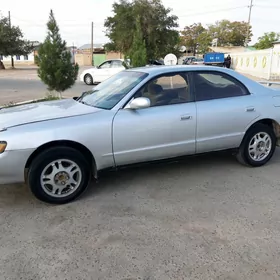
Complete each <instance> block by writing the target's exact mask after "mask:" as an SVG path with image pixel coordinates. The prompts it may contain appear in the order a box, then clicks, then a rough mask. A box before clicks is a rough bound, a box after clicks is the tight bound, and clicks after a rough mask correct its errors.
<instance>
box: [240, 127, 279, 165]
mask: <svg viewBox="0 0 280 280" xmlns="http://www.w3.org/2000/svg"><path fill="white" fill-rule="evenodd" d="M275 148H276V136H275V133H274V131H273V129H272V128H271V127H270V126H268V125H264V124H261V123H258V124H256V125H254V126H253V127H251V128H250V129H249V130H248V131H247V133H246V134H245V136H244V139H243V141H242V143H241V145H240V147H239V150H238V153H237V156H236V157H237V160H238V161H239V162H240V163H241V164H244V165H249V166H252V167H259V166H262V165H265V164H266V163H267V162H268V161H269V160H270V159H271V158H272V156H273V154H274V152H275Z"/></svg>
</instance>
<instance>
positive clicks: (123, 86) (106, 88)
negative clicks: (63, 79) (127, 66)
mask: <svg viewBox="0 0 280 280" xmlns="http://www.w3.org/2000/svg"><path fill="white" fill-rule="evenodd" d="M147 76H148V74H147V73H144V72H137V71H121V72H119V73H118V74H116V75H114V76H112V77H110V78H109V79H107V80H105V81H104V82H102V83H100V84H99V85H98V86H96V87H95V88H94V89H92V90H90V91H87V92H84V93H83V94H82V96H81V97H80V98H79V99H78V101H79V102H82V103H83V104H86V105H89V106H93V107H97V108H101V109H106V110H110V109H112V108H113V107H114V106H115V105H116V104H117V103H118V102H120V101H121V99H122V98H124V97H125V96H126V95H127V94H128V93H129V92H130V91H131V90H132V89H133V88H134V87H135V86H137V85H138V84H139V83H140V82H141V81H143V79H145V78H146V77H147Z"/></svg>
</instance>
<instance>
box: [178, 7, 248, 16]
mask: <svg viewBox="0 0 280 280" xmlns="http://www.w3.org/2000/svg"><path fill="white" fill-rule="evenodd" d="M247 7H248V6H239V7H233V8H225V9H218V10H213V11H208V12H202V13H193V14H186V15H180V16H179V15H178V17H179V18H180V17H189V16H199V15H206V14H212V13H219V12H225V11H231V10H237V9H242V8H247Z"/></svg>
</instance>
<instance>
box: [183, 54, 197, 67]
mask: <svg viewBox="0 0 280 280" xmlns="http://www.w3.org/2000/svg"><path fill="white" fill-rule="evenodd" d="M195 58H196V57H195V56H186V57H185V58H184V60H183V65H189V64H190V63H191V61H192V60H193V59H195Z"/></svg>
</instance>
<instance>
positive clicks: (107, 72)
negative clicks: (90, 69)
mask: <svg viewBox="0 0 280 280" xmlns="http://www.w3.org/2000/svg"><path fill="white" fill-rule="evenodd" d="M111 63H112V61H111V60H108V61H105V62H103V63H102V64H100V65H99V66H98V67H97V69H96V70H95V72H94V82H96V83H100V82H103V81H105V80H106V79H108V78H109V77H110V76H111Z"/></svg>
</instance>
